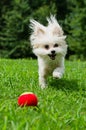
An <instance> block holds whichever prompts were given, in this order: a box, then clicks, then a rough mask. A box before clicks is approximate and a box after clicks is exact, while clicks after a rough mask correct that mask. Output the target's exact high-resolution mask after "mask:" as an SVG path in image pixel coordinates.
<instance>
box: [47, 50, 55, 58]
mask: <svg viewBox="0 0 86 130" xmlns="http://www.w3.org/2000/svg"><path fill="white" fill-rule="evenodd" d="M48 56H49V57H50V58H51V59H52V60H55V56H56V53H55V51H54V50H52V51H51V54H48Z"/></svg>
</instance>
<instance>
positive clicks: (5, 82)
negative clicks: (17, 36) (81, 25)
mask: <svg viewBox="0 0 86 130" xmlns="http://www.w3.org/2000/svg"><path fill="white" fill-rule="evenodd" d="M37 69H38V66H37V61H36V60H24V59H23V60H6V59H0V130H86V62H81V61H74V62H70V61H66V71H65V74H64V77H63V78H62V79H60V80H56V79H53V78H52V77H50V78H49V79H48V86H49V87H48V88H46V89H44V90H41V88H40V87H39V86H38V71H37ZM27 91H30V92H33V93H35V94H36V95H37V96H38V100H39V102H38V107H23V108H21V107H19V106H18V105H17V99H18V96H19V95H20V94H21V93H23V92H27Z"/></svg>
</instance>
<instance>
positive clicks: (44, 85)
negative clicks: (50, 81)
mask: <svg viewBox="0 0 86 130" xmlns="http://www.w3.org/2000/svg"><path fill="white" fill-rule="evenodd" d="M39 86H40V87H41V89H44V88H46V87H47V84H46V83H44V82H39Z"/></svg>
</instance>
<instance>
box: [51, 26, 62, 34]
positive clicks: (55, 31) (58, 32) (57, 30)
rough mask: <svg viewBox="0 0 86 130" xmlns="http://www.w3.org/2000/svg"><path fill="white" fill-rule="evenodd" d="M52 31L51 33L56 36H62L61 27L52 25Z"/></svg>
mask: <svg viewBox="0 0 86 130" xmlns="http://www.w3.org/2000/svg"><path fill="white" fill-rule="evenodd" d="M52 33H53V35H57V36H62V35H63V31H62V28H61V27H57V26H55V27H53V29H52Z"/></svg>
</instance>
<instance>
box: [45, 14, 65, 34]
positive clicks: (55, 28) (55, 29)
mask: <svg viewBox="0 0 86 130" xmlns="http://www.w3.org/2000/svg"><path fill="white" fill-rule="evenodd" d="M47 21H48V27H50V28H51V29H52V33H53V35H57V36H62V35H63V30H62V28H61V27H60V25H59V23H58V22H57V20H56V18H55V16H53V15H51V17H50V18H47Z"/></svg>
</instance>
